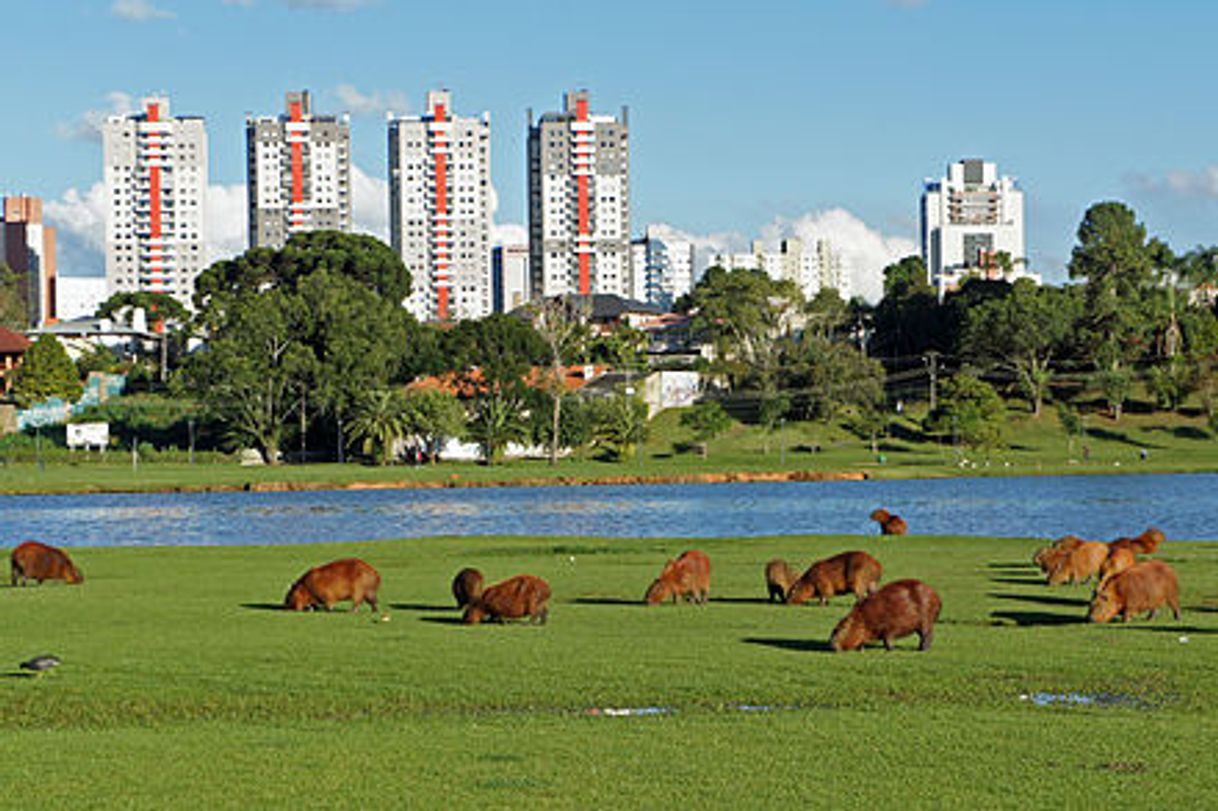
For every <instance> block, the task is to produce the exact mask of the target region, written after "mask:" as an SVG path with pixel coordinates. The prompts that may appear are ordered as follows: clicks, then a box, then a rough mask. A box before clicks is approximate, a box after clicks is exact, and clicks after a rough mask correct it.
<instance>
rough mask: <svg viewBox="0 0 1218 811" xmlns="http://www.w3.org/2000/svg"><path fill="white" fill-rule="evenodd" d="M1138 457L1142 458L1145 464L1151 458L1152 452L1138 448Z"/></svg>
mask: <svg viewBox="0 0 1218 811" xmlns="http://www.w3.org/2000/svg"><path fill="white" fill-rule="evenodd" d="M1138 456H1140V457H1142V461H1143V462H1145V461H1146V460H1147V459H1148V458H1150V451H1148V450H1146V449H1145V448H1138Z"/></svg>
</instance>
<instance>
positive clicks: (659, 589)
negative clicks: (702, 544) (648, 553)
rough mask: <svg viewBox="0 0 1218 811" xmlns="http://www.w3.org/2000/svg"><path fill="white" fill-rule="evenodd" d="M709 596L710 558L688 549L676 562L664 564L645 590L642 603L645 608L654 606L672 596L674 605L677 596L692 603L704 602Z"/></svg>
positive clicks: (695, 550)
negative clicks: (645, 605)
mask: <svg viewBox="0 0 1218 811" xmlns="http://www.w3.org/2000/svg"><path fill="white" fill-rule="evenodd" d="M709 596H710V558H708V557H707V556H706V553H705V552H701V551H699V550H697V549H690V550H689V551H687V552H682V553H681V556H680V557H679V558H677V559H676V560H670V561H668V562H667V563H665V564H664V569H663V570H662V571H661V572H660V576H659V577H657V578H656V579H655V580H654V581H653V582H652V584H651V585H650V586H649V587H648V589H647V593H646V594H645V595H643V600H644V602H646V603H647V604H648V605H656V604H658V603H662V602H664V601H665V600H667V599H668V598H669V597H672V601H673V602H674V603H675V602H676V601H677V598H678V597H684V598H685V599H686V600H688V601H690V602H694V603H705V602H706V600H707V598H708V597H709Z"/></svg>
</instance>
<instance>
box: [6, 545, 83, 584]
mask: <svg viewBox="0 0 1218 811" xmlns="http://www.w3.org/2000/svg"><path fill="white" fill-rule="evenodd" d="M9 563H10V564H11V565H12V582H13V585H14V586H15V585H17V578H21V585H23V586H24V585H27V584H28V582H29V581H30V580H37V581H38V584H39V585H42V581H43V580H64V581H66V582H68V583H71V584H72V585H76V584H77V583H83V582H85V577H84V575H82V574H81V573H80V569H77V568H76V565H75V564H74V563H72V559H71V558H69V557H68V553H67V552H65V551H63V550H62V549H59V548H57V547H54V546H47V545H46V544H44V543H39V542H38V541H25V542H24V543H22V544H20V545H18V547H17V548H16V549H14V550H13V553H12V554H11V555H10V556H9Z"/></svg>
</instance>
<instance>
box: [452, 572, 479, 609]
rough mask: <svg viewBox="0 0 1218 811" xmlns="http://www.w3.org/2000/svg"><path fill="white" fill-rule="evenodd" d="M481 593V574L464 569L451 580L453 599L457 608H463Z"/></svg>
mask: <svg viewBox="0 0 1218 811" xmlns="http://www.w3.org/2000/svg"><path fill="white" fill-rule="evenodd" d="M481 593H482V572H480V571H478V570H477V569H470V568H465V569H462V570H461V571H459V572H457V576H456V577H454V578H453V599H455V600H456V601H457V608H465V606H467V605H469V604H470V603H472V602H473V601H474V600H475V599H476V598H477V597H478V595H479V594H481Z"/></svg>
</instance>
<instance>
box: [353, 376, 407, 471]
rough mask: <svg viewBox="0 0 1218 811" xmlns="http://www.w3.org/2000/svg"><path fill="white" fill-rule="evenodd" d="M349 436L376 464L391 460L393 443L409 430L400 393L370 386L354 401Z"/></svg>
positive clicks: (387, 462)
mask: <svg viewBox="0 0 1218 811" xmlns="http://www.w3.org/2000/svg"><path fill="white" fill-rule="evenodd" d="M350 430H351V439H352V440H354V441H359V442H360V443H361V445H360V447H361V449H362V450H363V452H364V453H365V454H368V455H369V456H374V458H375V459H376V463H377V464H378V465H387V464H389V462H390V461H392V457H393V449H394V445H396V444H397V442H398V440H400V439H401V438H402V437H404V436H406V434H407V433H408V432H409V430H410V426H409V424H408V419H407V411H406V404H405V402H404V400H403V398H402V395H401V394H399V393H398V392H396V391H393V390H390V389H372V390H370V391H367V392H364V393H363V394H362V395H360V397H359V399H358V400H356V402H355V415H354V417H353V418H352V420H351V423H350Z"/></svg>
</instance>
